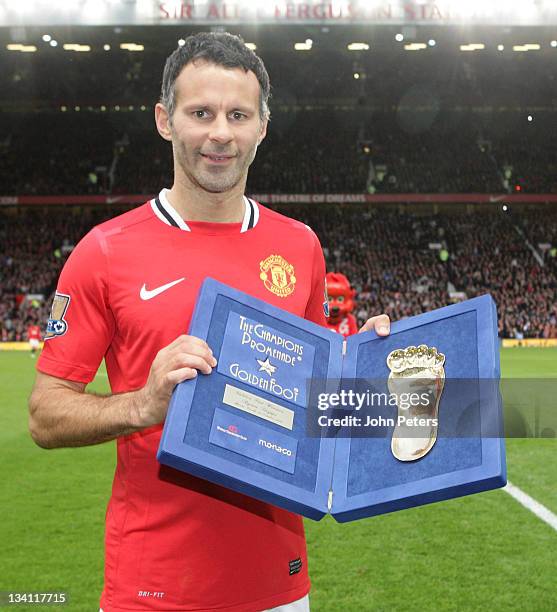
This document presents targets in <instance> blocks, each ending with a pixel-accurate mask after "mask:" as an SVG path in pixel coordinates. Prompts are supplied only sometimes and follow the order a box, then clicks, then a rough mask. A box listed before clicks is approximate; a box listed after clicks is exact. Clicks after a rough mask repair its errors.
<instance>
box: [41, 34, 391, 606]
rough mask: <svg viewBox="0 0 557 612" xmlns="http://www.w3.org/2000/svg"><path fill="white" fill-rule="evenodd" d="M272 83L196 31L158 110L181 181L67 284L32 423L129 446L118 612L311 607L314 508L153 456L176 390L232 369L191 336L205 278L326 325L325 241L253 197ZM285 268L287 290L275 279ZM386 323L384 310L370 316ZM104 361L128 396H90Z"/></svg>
mask: <svg viewBox="0 0 557 612" xmlns="http://www.w3.org/2000/svg"><path fill="white" fill-rule="evenodd" d="M269 87H270V86H269V78H268V75H267V72H266V70H265V67H264V65H263V63H262V61H261V60H260V59H259V58H258V57H257V56H256V55H255V54H254V53H253V52H252V51H250V50H248V49H247V48H246V47H245V45H244V44H243V42H242V40H241V39H240V38H238V37H235V36H232V35H230V34H224V33H219V34H207V33H201V34H198V35H196V36H192V37H190V38H188V40H187V41H186V44H185V45H184V46H183V47H181V48H178V49H176V50H175V51H174V52H173V53H172V54H171V55H170V57H169V58H168V60H167V62H166V65H165V69H164V74H163V83H162V96H161V102H160V103H158V104H157V105H156V107H155V120H156V125H157V129H158V131H159V134H160V135H161V136H162V137H163V138H164V139H165V140H167V141H169V142H171V143H172V150H173V156H174V184H173V186H172V189H170V190H166V189H163V190H162V191H161V193H160V194H159V196H158V197H156V198H155V199H153V200H152V201H150V202H147V203H146V204H144V205H143V206H141V207H139V208H137V209H135V210H132V211H130V212H128V213H126V214H124V215H121V216H120V217H117V218H115V219H112V220H111V221H108V222H106V223H103V224H102V225H100V226H98V227H96V228H94V229H93V230H92V231H91V232H90V233H89V234H87V236H85V238H84V239H83V240H82V241H81V242H80V243H79V245H78V246H77V247H76V248H75V250H74V251H73V253H72V255H71V257H70V258H69V260H68V262H67V264H66V266H65V268H64V270H63V271H62V274H61V276H60V280H59V284H58V289H57V293H56V297H55V299H54V303H53V307H52V314H51V317H50V320H49V325H48V331H47V335H46V347H45V349H44V351H43V354H42V356H41V359H40V360H39V362H38V370H39V372H38V373H37V380H36V383H35V388H34V390H33V393H32V396H31V399H30V430H31V434H32V436H33V439H34V440H35V441H36V442H37V444H39V445H40V446H43V447H45V448H54V447H63V446H81V445H88V444H98V443H100V442H105V441H108V440H113V439H115V438H117V439H118V445H117V448H118V463H117V467H116V473H115V477H114V484H113V490H112V497H111V500H110V502H109V506H108V511H107V517H106V539H105V549H106V550H105V585H104V591H103V594H102V598H101V608H102V609H103V610H104V612H121V611H123V610H159V611H163V610H164V611H165V612H168V611H169V610H196V611H198V612H201V611H203V610H206V611H209V610H211V611H212V610H219V611H222V612H225V611H226V612H250V611H256V610H265V609H270V608H275V607H278V606H281V607H280V610H292V611H293V610H307V609H308V600H307V593H308V591H309V579H308V575H307V558H306V550H305V539H304V532H303V525H302V521H301V518H300V517H299V516H296V515H294V514H292V513H289V512H286V511H284V510H281V509H278V508H276V507H273V506H270V505H268V504H265V503H262V502H259V501H256V500H254V499H252V498H249V497H246V496H244V495H240V494H237V493H234V492H232V491H229V490H227V489H224V488H222V487H219V486H216V485H213V484H211V483H208V482H206V481H203V480H200V479H197V478H194V477H192V476H189V475H186V474H183V473H181V472H177V471H175V470H171V469H169V468H165V467H161V466H160V465H159V464H158V463H157V461H156V457H155V456H156V451H157V448H158V445H159V440H160V435H161V429H162V423H163V421H164V418H165V415H166V411H167V407H168V402H169V399H170V396H171V393H172V390H173V388H174V386H175V385H176V384H177V383H179V382H181V381H184V380H187V379H191V378H193V377H195V376H197V375H198V373H201V374H202V375H208V374H210V373H211V371H212V368H214V367H215V365H216V360H215V358H214V356H213V354H212V352H211V348H210V347H209V346H208V345H207V344H206V343H205V342H204V341H202V340H200V339H199V338H195V337H192V336H188V335H185V333H184V332H185V330H187V328H188V324H189V321H190V317H191V313H192V309H193V306H194V301H195V297H196V294H197V292H198V289H199V287H200V285H201V283H202V281H203V279H204V278H205V277H206V276H212V277H214V278H216V279H217V280H220V281H223V282H226V283H228V284H230V285H233V286H234V287H236V288H238V289H241V290H244V291H246V292H248V293H251V294H252V295H254V296H256V297H259V298H262V299H264V300H266V301H268V302H270V303H272V304H275V305H276V306H279V307H281V308H283V309H285V310H289V311H290V312H293V313H295V314H297V315H300V316H303V317H306V318H307V319H311V320H313V321H315V322H317V323H320V324H323V325H324V324H325V315H324V306H323V299H324V277H325V265H324V260H323V255H322V252H321V248H320V245H319V242H318V240H317V238H316V236H315V234H314V233H313V232H312V231H311V230H310V229H309V228H307V227H306V226H305V225H303V224H301V223H298V222H296V221H293V220H291V219H288V218H286V217H283V216H281V215H279V214H277V213H275V212H272V211H270V210H267V209H265V208H264V207H262V206H260V205H259V204H258V203H257V202H254V201H253V200H249V199H247V198H246V197H245V196H244V188H245V184H246V178H247V172H248V167H249V165H250V164H251V162H252V161H253V159H254V157H255V153H256V150H257V147H258V145H259V144H260V143H261V141H262V140H263V139H264V137H265V134H266V130H267V122H268V118H269V111H268V106H267V103H268V98H269ZM147 163H148V162H147ZM270 261H272V262H273V267H274V268H277V270H278V269H279V268H280V270H282V276H281V279H282V280H286V281H288V282H287V284H286V285H284V284H283V283H282V282H281V283H280V285H281V286H280V287H278V286H277V282H278V281H277V280H276V278H278V276H280V274H279V275H278V276H276V275H275V277H276V278H275V280H274V279H273V276H272V275H271V276H266V273H265V270H268V269H269V266H268V263H269V262H270ZM283 277H284V278H283ZM388 323H389V321H388V318H387V317H386V316H385V315H383V316H380V317H375V318H374V319H370V321H368V323H367V324H366V325H367V326H368V328H372V327H374V326H376V327H377V328H379V325H380V324H381V326H385V327H387V328H388ZM387 331H388V330H386V331H385V333H387ZM103 357H104V359H105V361H106V367H107V372H108V376H109V380H110V384H111V389H112V392H113V394H112V395H109V396H106V397H99V396H95V395H92V394H89V393H85V392H84V391H85V387H86V385H87V383H89V382H90V381H91V380H92V379H93V377H94V375H95V372H96V370H97V368H98V366H99V364H100V362H101V360H102V358H103ZM300 560H301V563H300V562H299V561H300ZM292 561H296V564H295V567H296V569H297V571H296V572H295V573H292V572H290V571H289V568H291V567H292V566H291V565H289V563H290V562H292Z"/></svg>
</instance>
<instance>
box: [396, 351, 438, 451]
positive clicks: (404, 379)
mask: <svg viewBox="0 0 557 612" xmlns="http://www.w3.org/2000/svg"><path fill="white" fill-rule="evenodd" d="M444 363H445V355H443V353H440V352H438V351H437V349H436V348H435V347H429V346H427V345H425V344H420V346H417V347H416V346H409V347H407V348H405V349H396V350H394V351H392V352H391V353H390V354H389V356H388V357H387V365H388V367H389V369H390V370H391V373H390V374H389V380H388V383H387V384H388V387H389V392H390V393H391V395H392V396H395V397H396V403H397V406H398V416H397V421H396V426H395V429H394V431H393V437H392V440H391V451H392V453H393V455H394V456H395V457H396V458H397V459H399V460H400V461H415V460H416V459H421V458H422V457H424V456H425V455H427V453H429V451H430V450H431V449H432V447H433V445H434V444H435V441H436V440H437V427H438V418H439V417H438V413H439V401H440V400H441V394H442V393H443V387H444V386H445V368H444V367H443V366H444Z"/></svg>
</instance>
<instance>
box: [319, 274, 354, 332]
mask: <svg viewBox="0 0 557 612" xmlns="http://www.w3.org/2000/svg"><path fill="white" fill-rule="evenodd" d="M326 280H327V294H328V296H329V315H328V317H327V325H328V327H329V329H332V330H333V331H335V332H337V333H339V334H342V335H343V336H344V337H345V338H346V337H347V336H351V335H352V334H355V333H356V332H357V331H358V325H357V323H356V318H355V317H354V315H353V314H352V311H353V310H354V294H355V293H356V292H355V291H354V289H352V287H350V281H349V280H348V279H347V278H346V276H344V274H340V273H339V272H329V273H328V274H327V276H326Z"/></svg>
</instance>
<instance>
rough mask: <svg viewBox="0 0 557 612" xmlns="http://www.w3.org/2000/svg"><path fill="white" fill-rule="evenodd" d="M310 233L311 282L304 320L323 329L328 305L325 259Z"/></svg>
mask: <svg viewBox="0 0 557 612" xmlns="http://www.w3.org/2000/svg"><path fill="white" fill-rule="evenodd" d="M310 231H311V234H312V237H313V264H312V282H311V293H310V296H309V300H308V303H307V306H306V312H305V315H304V318H305V319H307V320H308V321H313V322H314V323H317V324H318V325H323V326H324V327H325V326H326V325H327V319H326V316H325V310H326V309H327V307H328V305H329V298H328V297H327V294H326V289H325V258H324V257H323V249H322V248H321V244H320V242H319V239H318V238H317V236H316V235H315V233H314V232H313V231H312V230H310Z"/></svg>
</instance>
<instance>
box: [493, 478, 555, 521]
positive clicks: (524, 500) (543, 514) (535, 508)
mask: <svg viewBox="0 0 557 612" xmlns="http://www.w3.org/2000/svg"><path fill="white" fill-rule="evenodd" d="M503 491H506V492H507V493H508V494H509V495H510V496H511V497H514V498H515V499H516V501H517V502H518V503H519V504H520V505H521V506H524V507H525V508H526V509H527V510H530V512H533V513H534V514H535V515H536V516H537V517H538V518H540V519H541V520H542V521H543V522H544V523H547V524H548V525H549V526H550V527H553V529H555V531H557V515H555V514H553V512H551V510H550V509H549V508H546V507H545V506H544V505H543V504H540V502H538V501H536V500H535V499H534V498H533V497H530V496H529V495H528V494H527V493H524V491H522V489H519V488H518V487H516V486H515V485H513V484H512V482H507V485H506V486H505V487H503Z"/></svg>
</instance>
